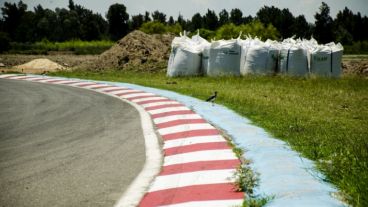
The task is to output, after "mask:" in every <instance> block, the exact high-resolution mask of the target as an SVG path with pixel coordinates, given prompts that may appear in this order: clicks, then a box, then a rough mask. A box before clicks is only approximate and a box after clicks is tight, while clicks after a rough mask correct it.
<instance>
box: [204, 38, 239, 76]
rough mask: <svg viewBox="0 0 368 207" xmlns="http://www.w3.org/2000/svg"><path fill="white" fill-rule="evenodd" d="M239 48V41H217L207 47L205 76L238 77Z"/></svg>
mask: <svg viewBox="0 0 368 207" xmlns="http://www.w3.org/2000/svg"><path fill="white" fill-rule="evenodd" d="M240 55H241V46H240V43H239V40H237V39H233V40H219V41H214V42H212V43H211V46H210V47H209V61H208V68H207V70H206V74H207V75H209V76H223V75H235V76H239V75H240Z"/></svg>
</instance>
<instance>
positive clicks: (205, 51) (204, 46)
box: [192, 33, 211, 75]
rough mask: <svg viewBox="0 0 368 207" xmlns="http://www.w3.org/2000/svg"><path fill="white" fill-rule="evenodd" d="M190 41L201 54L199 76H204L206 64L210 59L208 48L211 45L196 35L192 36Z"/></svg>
mask: <svg viewBox="0 0 368 207" xmlns="http://www.w3.org/2000/svg"><path fill="white" fill-rule="evenodd" d="M192 41H193V42H194V43H195V44H196V45H198V47H199V50H200V51H201V53H202V55H201V56H202V57H201V69H200V73H201V74H205V75H206V73H207V68H208V64H209V58H210V46H211V43H209V42H208V41H207V40H206V39H204V38H203V37H201V36H200V35H199V33H198V34H196V35H194V36H192Z"/></svg>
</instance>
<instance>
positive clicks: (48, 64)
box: [12, 58, 66, 73]
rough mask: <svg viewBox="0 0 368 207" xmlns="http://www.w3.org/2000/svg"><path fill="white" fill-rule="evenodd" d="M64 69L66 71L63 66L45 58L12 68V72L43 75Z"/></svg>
mask: <svg viewBox="0 0 368 207" xmlns="http://www.w3.org/2000/svg"><path fill="white" fill-rule="evenodd" d="M64 69H66V68H65V67H64V66H61V65H59V64H58V63H55V62H53V61H51V60H49V59H46V58H40V59H34V60H31V61H30V62H27V63H24V64H22V65H17V66H14V67H13V68H12V70H15V71H19V72H23V73H44V72H52V71H57V70H64Z"/></svg>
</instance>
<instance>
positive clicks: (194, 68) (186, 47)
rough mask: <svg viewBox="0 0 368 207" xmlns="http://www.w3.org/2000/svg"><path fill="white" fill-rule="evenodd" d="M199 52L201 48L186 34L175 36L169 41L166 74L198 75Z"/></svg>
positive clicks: (172, 75)
mask: <svg viewBox="0 0 368 207" xmlns="http://www.w3.org/2000/svg"><path fill="white" fill-rule="evenodd" d="M201 52H202V51H201V48H200V47H198V45H197V44H196V43H195V42H194V41H193V40H191V39H190V38H188V37H187V36H185V35H184V36H180V37H175V38H174V40H173V41H172V43H171V53H170V57H169V64H168V68H167V76H169V77H175V76H194V75H199V74H200V68H201Z"/></svg>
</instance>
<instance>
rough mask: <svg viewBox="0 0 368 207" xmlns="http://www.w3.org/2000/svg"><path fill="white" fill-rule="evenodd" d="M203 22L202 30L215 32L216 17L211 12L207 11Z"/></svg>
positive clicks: (216, 25)
mask: <svg viewBox="0 0 368 207" xmlns="http://www.w3.org/2000/svg"><path fill="white" fill-rule="evenodd" d="M203 22H204V25H203V26H204V28H205V29H209V30H216V29H217V27H218V17H217V15H216V13H215V11H213V10H209V9H208V10H207V13H206V14H205V16H204V18H203Z"/></svg>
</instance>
